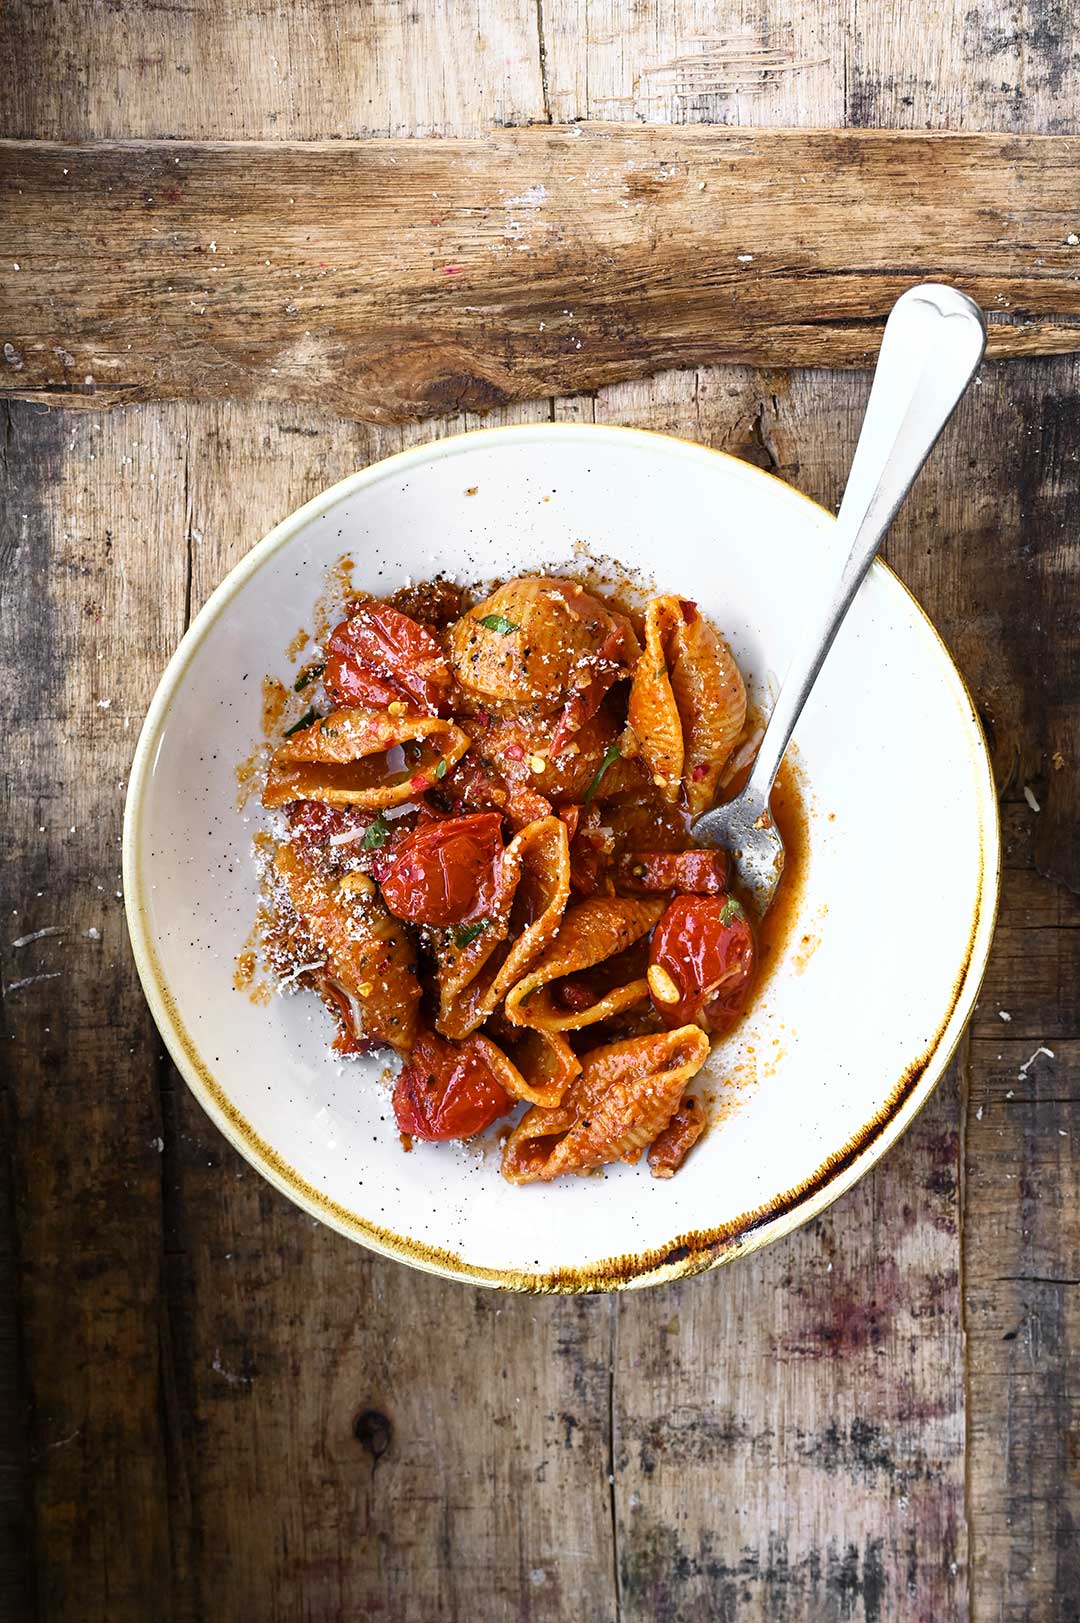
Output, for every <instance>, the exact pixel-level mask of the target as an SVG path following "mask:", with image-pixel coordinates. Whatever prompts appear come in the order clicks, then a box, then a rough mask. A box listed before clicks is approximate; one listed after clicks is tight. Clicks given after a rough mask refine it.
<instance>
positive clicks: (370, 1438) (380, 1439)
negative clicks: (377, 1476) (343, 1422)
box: [353, 1409, 394, 1468]
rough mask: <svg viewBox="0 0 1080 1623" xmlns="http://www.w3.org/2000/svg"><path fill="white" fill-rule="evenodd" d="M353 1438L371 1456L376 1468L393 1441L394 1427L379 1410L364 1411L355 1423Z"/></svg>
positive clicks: (373, 1465)
mask: <svg viewBox="0 0 1080 1623" xmlns="http://www.w3.org/2000/svg"><path fill="white" fill-rule="evenodd" d="M353 1436H354V1437H355V1438H356V1440H357V1442H358V1443H359V1444H360V1447H361V1448H362V1449H363V1450H364V1451H365V1453H368V1454H370V1455H371V1463H372V1467H373V1468H374V1467H375V1466H376V1465H378V1463H379V1461H380V1460H381V1459H382V1457H383V1455H384V1454H385V1453H386V1451H387V1449H388V1448H389V1447H390V1444H391V1442H392V1441H393V1437H394V1427H393V1425H392V1423H391V1421H390V1420H389V1419H388V1418H387V1416H386V1415H384V1414H382V1413H380V1411H379V1410H378V1409H363V1410H362V1411H361V1412H360V1414H358V1415H357V1417H356V1419H355V1420H354V1421H353Z"/></svg>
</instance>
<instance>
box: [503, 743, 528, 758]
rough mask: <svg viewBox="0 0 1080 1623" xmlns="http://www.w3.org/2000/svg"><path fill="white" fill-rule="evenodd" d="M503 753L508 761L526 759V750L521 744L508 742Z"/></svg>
mask: <svg viewBox="0 0 1080 1623" xmlns="http://www.w3.org/2000/svg"><path fill="white" fill-rule="evenodd" d="M503 754H504V755H505V756H506V759H507V760H508V761H523V760H524V759H525V750H524V747H523V746H522V745H521V744H507V746H506V748H505V749H504V750H503Z"/></svg>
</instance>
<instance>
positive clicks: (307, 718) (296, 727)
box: [285, 710, 319, 738]
mask: <svg viewBox="0 0 1080 1623" xmlns="http://www.w3.org/2000/svg"><path fill="white" fill-rule="evenodd" d="M318 719H319V718H318V716H317V715H316V714H315V712H314V710H305V711H304V714H303V715H302V716H301V717H300V720H299V721H294V722H293V724H292V726H291V727H286V729H285V737H286V738H291V737H292V735H293V733H299V732H302V731H303V729H304V728H305V727H310V726H311V723H312V722H313V721H318Z"/></svg>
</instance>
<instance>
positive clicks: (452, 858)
mask: <svg viewBox="0 0 1080 1623" xmlns="http://www.w3.org/2000/svg"><path fill="white" fill-rule="evenodd" d="M502 851H503V843H502V818H501V817H500V816H499V814H498V812H477V813H476V814H475V816H472V817H446V818H440V819H438V820H437V821H435V822H431V823H425V824H424V825H423V827H421V828H418V829H416V830H415V831H414V832H413V833H412V834H408V835H406V836H405V837H404V838H403V839H402V840H401V841H400V843H399V844H398V845H397V846H396V849H395V851H394V855H393V860H392V861H391V862H390V863H389V864H388V865H387V867H386V869H385V871H383V872H382V873H380V875H379V883H380V884H381V886H382V893H383V899H384V900H385V902H386V905H387V907H388V908H389V909H390V911H391V913H395V914H396V915H397V917H398V918H399V919H407V920H408V921H409V922H410V923H412V924H430V925H434V926H436V927H442V928H445V927H447V926H449V925H452V924H464V923H466V922H467V921H468V920H469V919H475V918H481V917H483V915H484V914H486V913H488V912H489V911H490V909H491V906H492V903H493V901H494V898H495V888H496V885H497V883H498V875H499V863H500V860H501V857H502Z"/></svg>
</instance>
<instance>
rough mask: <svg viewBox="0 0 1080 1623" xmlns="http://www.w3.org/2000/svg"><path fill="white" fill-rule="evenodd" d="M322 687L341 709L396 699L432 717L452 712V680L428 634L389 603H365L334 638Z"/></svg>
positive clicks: (329, 645) (329, 644) (381, 705)
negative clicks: (450, 710) (447, 711)
mask: <svg viewBox="0 0 1080 1623" xmlns="http://www.w3.org/2000/svg"><path fill="white" fill-rule="evenodd" d="M323 684H324V686H325V688H326V691H327V693H328V695H329V697H330V699H331V700H332V702H333V703H334V704H335V705H337V706H339V707H346V706H351V705H355V706H356V707H357V708H359V709H369V710H382V709H385V707H386V706H387V705H388V704H393V703H394V702H395V700H396V701H397V702H399V703H404V704H406V705H408V707H409V709H410V710H412V711H414V712H417V711H418V712H419V713H420V714H421V715H429V716H434V715H440V714H443V713H444V712H445V711H446V710H447V709H448V706H449V700H450V686H451V676H450V667H449V665H448V664H447V663H446V659H445V657H444V655H443V651H442V649H441V648H440V647H439V645H438V643H437V642H436V641H435V638H434V637H433V636H432V635H431V632H430V631H427V630H425V628H424V627H423V626H421V625H417V623H416V621H415V620H410V619H409V616H408V615H407V614H402V613H401V611H400V609H395V608H391V606H390V604H389V603H362V604H361V605H360V607H359V608H358V609H356V610H355V612H354V613H352V614H350V615H349V618H348V619H347V620H342V622H341V624H340V625H339V626H337V627H335V629H334V631H333V632H331V634H330V637H329V639H328V641H327V644H326V667H325V669H324V671H323Z"/></svg>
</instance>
